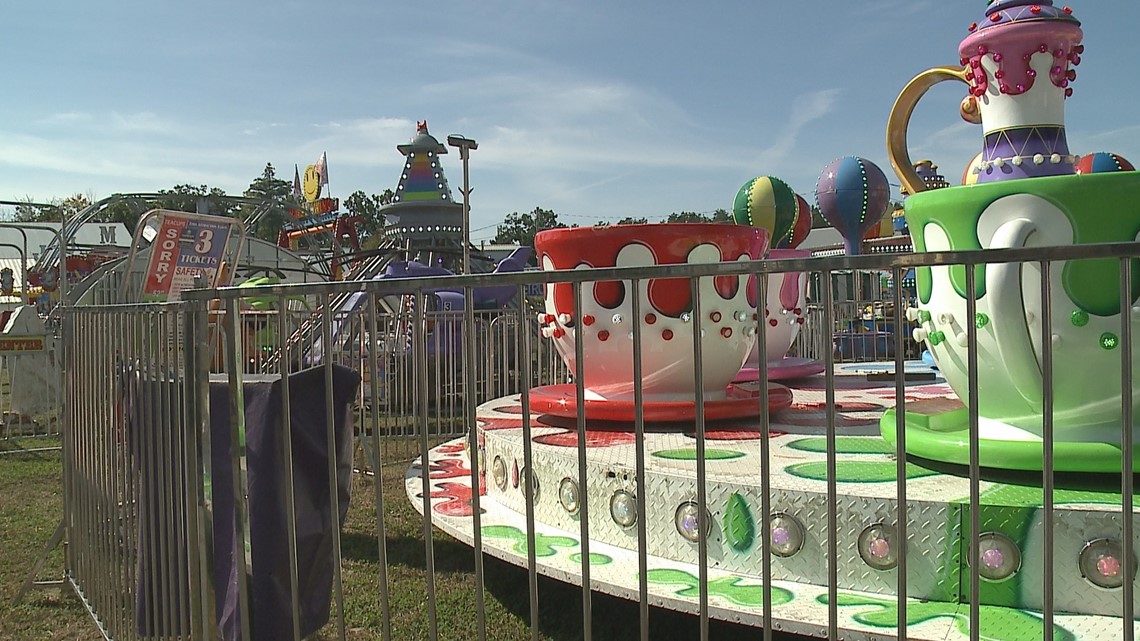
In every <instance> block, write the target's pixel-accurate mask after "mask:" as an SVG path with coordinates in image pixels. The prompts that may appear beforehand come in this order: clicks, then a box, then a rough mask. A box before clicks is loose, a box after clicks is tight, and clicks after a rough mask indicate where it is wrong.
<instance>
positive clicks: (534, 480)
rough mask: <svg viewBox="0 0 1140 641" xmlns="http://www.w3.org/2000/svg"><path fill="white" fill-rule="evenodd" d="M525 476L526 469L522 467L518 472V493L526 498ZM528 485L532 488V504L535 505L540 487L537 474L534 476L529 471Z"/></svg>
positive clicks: (532, 472)
mask: <svg viewBox="0 0 1140 641" xmlns="http://www.w3.org/2000/svg"><path fill="white" fill-rule="evenodd" d="M526 476H527V468H525V467H524V468H522V469H521V470H519V491H520V492H522V493H523V496H526V481H525V479H526ZM530 485H531V487H532V488H534V489H533V490H532V491H533V492H534V502H535V503H537V502H538V496H539V492H538V490H539V487H540V486H539V484H538V474H535V473H534V471H531V473H530Z"/></svg>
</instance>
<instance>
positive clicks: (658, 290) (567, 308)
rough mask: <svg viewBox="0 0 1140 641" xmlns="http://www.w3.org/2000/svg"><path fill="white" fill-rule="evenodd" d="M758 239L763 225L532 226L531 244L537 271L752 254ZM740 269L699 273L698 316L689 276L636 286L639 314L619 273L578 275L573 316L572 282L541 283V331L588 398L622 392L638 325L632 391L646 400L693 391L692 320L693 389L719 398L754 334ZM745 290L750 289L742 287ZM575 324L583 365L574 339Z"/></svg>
mask: <svg viewBox="0 0 1140 641" xmlns="http://www.w3.org/2000/svg"><path fill="white" fill-rule="evenodd" d="M767 246H768V232H767V231H766V230H763V229H760V228H756V227H750V226H746V225H731V224H721V223H694V224H673V223H661V224H648V225H613V226H608V227H575V228H569V229H552V230H546V231H543V232H540V233H539V234H538V235H537V236H536V237H535V249H536V250H537V252H538V256H539V261H540V264H541V266H542V269H544V270H548V271H549V270H555V269H588V268H591V267H632V266H646V265H666V264H686V263H689V264H693V263H713V262H724V261H730V262H734V261H748V260H756V259H759V258H760V257H761V256H763V254H764V251H765V250H766V249H767ZM749 279H750V277H749V276H748V275H740V276H718V277H716V278H702V279H700V283H699V289H700V316H699V317H698V318H694V317H693V314H692V309H693V306H692V300H691V292H690V283H689V280H688V279H685V278H661V279H652V280H649V281H644V282H642V283H641V284H640V299H641V300H640V318H633V303H632V300H631V297H630V296H629V294H630V292H631V291H632V290H631V287H632V284H631V283H630V282H629V281H609V282H597V283H585V284H584V285H583V286H582V290H581V291H582V298H581V303H580V304H581V318H575V317H574V298H573V296H574V286H573V285H571V284H569V283H557V284H553V285H548V286H547V290H546V313H545V314H543V315H542V316H541V317H540V321H541V322H542V323H543V334H544V336H547V337H549V338H551V339H552V340H553V341H554V344H555V347H556V348H557V350H558V353H559V354H560V355H561V356H562V358H563V360H564V361H566V364H567V365H568V366H569V367H570V370H571V371H572V372H574V373H575V375H577V376H581V377H582V382H583V385H584V387H585V389H586V392H587V396H588V398H589V399H605V400H631V399H632V398H633V393H634V378H633V330H632V327H633V323H635V322H636V323H640V326H641V339H642V351H641V355H642V374H643V379H642V393H643V395H644V398H645V399H646V400H648V401H686V400H692V399H693V398H694V397H695V394H696V372H697V367H696V364H695V363H694V353H693V334H694V331H693V323H697V324H699V326H700V333H701V336H702V339H701V349H702V363H701V364H700V368H701V369H700V371H701V372H702V375H703V378H702V381H703V391H704V395H705V397H706V398H708V399H710V400H717V399H724V398H725V390H726V388H727V386H728V384H729V383H731V382H732V379H733V377H734V376H735V375H736V373H737V372H738V371H739V370H740V367H741V365H742V364H743V362H744V359H745V357H746V356H747V355H748V353H749V351H750V350H751V349H752V345H753V343H754V342H755V329H756V326H755V315H754V314H755V312H756V310H755V307H756V296H755V293H754V292H753V293H750V292H749V289H750V287H749ZM752 289H753V290H754V289H755V288H754V287H752ZM579 332H581V339H582V353H583V356H584V359H583V367H578V363H577V362H576V359H575V349H574V342H575V338H576V337H578V336H579Z"/></svg>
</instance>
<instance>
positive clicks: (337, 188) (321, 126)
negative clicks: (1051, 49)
mask: <svg viewBox="0 0 1140 641" xmlns="http://www.w3.org/2000/svg"><path fill="white" fill-rule="evenodd" d="M1068 2H1069V4H1071V5H1072V7H1073V10H1074V15H1076V16H1077V17H1078V18H1079V19H1080V20H1081V21H1082V23H1083V29H1084V32H1085V40H1084V41H1085V45H1086V47H1087V49H1086V52H1085V54H1084V57H1083V58H1084V59H1083V62H1082V64H1081V66H1080V67H1078V68H1077V71H1078V74H1079V77H1078V79H1077V81H1076V83H1075V84H1074V89H1075V95H1074V96H1073V97H1072V98H1071V99H1070V100H1069V101H1068V105H1067V125H1068V136H1069V144H1070V149H1071V151H1072V152H1073V153H1078V154H1083V153H1089V152H1092V151H1113V152H1116V153H1119V154H1121V155H1123V156H1124V157H1126V158H1128V159H1130V160H1131V161H1133V163H1138V162H1140V109H1138V107H1137V105H1138V104H1140V69H1137V62H1138V58H1137V55H1136V46H1137V45H1136V44H1135V43H1136V34H1137V33H1138V32H1140V2H1135V1H1134V0H1112V1H1109V0H1068ZM985 5H986V3H985V2H984V0H953V1H937V0H909V1H904V0H868V1H865V2H842V3H840V2H833V1H831V0H825V1H823V2H816V3H806V2H759V1H757V0H753V1H750V2H745V1H737V0H724V1H719V2H692V1H689V2H677V1H674V0H656V1H654V2H644V1H641V0H637V1H634V0H630V1H626V2H592V3H587V2H580V1H575V0H562V1H560V2H551V1H546V0H527V1H526V2H521V1H518V0H514V1H509V0H480V1H479V2H472V1H466V2H463V1H455V0H439V1H436V2H431V3H423V2H399V3H393V2H386V1H377V0H352V1H335V0H332V1H329V2H274V3H268V2H233V1H230V0H226V1H217V0H200V1H197V2H193V3H164V2H154V1H153V0H151V1H148V2H139V1H136V0H116V1H114V2H103V3H91V2H87V1H78V0H60V1H53V2H20V3H15V4H14V5H13V6H11V7H7V10H6V11H5V33H4V38H3V39H0V69H2V70H3V80H4V87H5V88H6V89H7V91H6V92H5V94H6V95H5V100H4V108H3V110H2V111H0V113H2V114H3V117H2V118H0V173H2V175H3V178H2V179H0V199H23V198H26V197H31V198H33V199H37V200H46V199H51V198H59V197H65V196H68V195H71V194H74V193H85V194H89V195H92V196H94V197H95V198H101V197H104V196H106V195H109V194H111V193H113V192H129V191H154V190H158V189H167V188H170V187H171V186H173V185H175V184H180V183H189V184H196V185H197V184H207V185H209V186H211V187H219V188H222V189H225V190H226V191H228V192H230V193H235V194H236V193H240V192H241V191H243V190H244V189H245V188H246V187H247V186H248V185H249V183H250V182H251V181H252V180H253V179H254V178H255V177H257V176H258V175H260V173H261V170H262V168H263V167H264V166H265V163H267V162H269V163H273V165H274V166H275V167H276V168H277V170H278V175H279V176H280V177H282V178H286V179H290V180H291V179H292V172H293V165H294V164H298V165H300V166H301V168H302V170H303V169H304V166H305V165H306V164H309V163H313V162H315V161H316V159H317V157H318V156H319V155H320V154H321V152H327V154H328V170H329V181H330V185H329V186H330V188H331V190H332V193H333V195H334V196H339V197H341V198H344V197H346V196H348V195H349V194H350V193H352V192H353V191H355V190H358V189H360V190H364V191H366V192H368V193H380V192H382V191H383V190H384V189H387V188H394V187H395V185H396V183H397V182H398V179H399V175H400V170H401V167H402V165H403V157H402V156H400V154H399V153H398V152H397V151H396V149H395V147H396V145H397V144H400V143H404V142H407V140H408V139H410V138H411V137H412V135H413V134H414V133H415V123H416V121H417V120H424V119H426V120H427V121H428V124H429V128H430V130H431V133H432V134H433V135H435V136H436V137H437V138H439V139H440V140H441V141H442V140H443V139H444V138H445V137H446V136H447V135H448V134H451V133H461V134H463V135H466V136H468V137H471V138H474V139H476V140H477V141H478V142H479V149H478V150H477V151H475V152H473V154H472V157H471V164H470V171H471V184H472V187H474V190H473V193H472V195H471V207H472V210H471V211H472V228H473V229H475V230H476V231H475V232H474V233H473V237H474V238H475V239H480V238H489V237H491V236H493V235H494V232H495V230H494V226H495V224H496V223H497V222H499V221H501V220H502V218H503V216H504V215H506V214H508V213H510V212H513V211H518V212H526V211H530V210H532V209H533V208H534V207H536V206H541V207H544V208H547V209H553V210H554V211H556V212H557V213H558V214H559V217H560V219H561V220H563V221H564V222H567V223H577V224H591V223H593V222H596V221H598V220H618V219H620V218H623V217H626V216H644V217H647V218H649V219H651V220H653V219H660V218H663V217H664V216H667V215H668V214H669V213H670V212H674V211H681V210H692V211H711V210H714V209H717V208H721V207H723V208H730V207H731V205H732V199H733V196H734V195H735V193H736V190H737V189H738V188H739V187H740V185H742V184H743V183H744V182H745V181H746V180H748V179H749V178H752V177H753V176H758V175H773V176H778V177H781V178H783V179H784V180H785V181H786V182H788V183H789V184H790V185H791V186H792V187H793V188H794V189H795V190H796V191H797V192H799V193H800V194H803V195H804V196H805V197H807V198H808V200H809V201H813V200H814V194H813V191H814V187H815V182H816V178H817V177H818V175H819V173H820V171H821V170H822V169H823V167H824V166H825V165H827V164H828V163H829V162H831V161H832V160H834V159H835V158H837V157H839V156H843V155H859V156H863V157H865V158H868V159H870V160H872V161H873V162H875V163H877V164H878V165H879V166H880V167H882V168H883V169H884V171H885V172H887V175H888V177H889V178H890V179H891V181H892V182H894V183H897V179H895V178H894V175H893V173H891V171H890V167H889V163H888V161H887V157H886V149H885V143H884V137H885V124H886V120H887V116H888V113H889V110H890V107H891V105H892V104H893V102H894V100H895V98H896V97H897V95H898V92H899V91H900V90H901V89H902V87H903V86H904V85H905V84H906V83H907V82H908V81H909V80H910V79H911V78H912V77H913V76H914V75H915V74H917V73H918V72H920V71H922V70H923V69H926V68H928V67H931V66H935V65H948V64H957V58H958V56H957V45H958V42H959V41H960V40H961V39H962V38H963V37H964V36H965V35H967V30H966V27H967V25H969V24H970V23H971V22H974V21H978V20H980V19H981V17H982V14H983V12H984V9H985ZM964 95H965V91H964V87H963V86H962V85H958V84H950V83H946V84H943V85H940V86H939V87H936V88H935V89H934V90H932V91H931V92H930V94H929V95H928V96H927V97H926V99H925V100H924V101H923V103H922V104H921V105H920V106H919V109H918V111H917V112H916V114H915V118H914V121H913V122H912V126H911V129H910V140H911V153H912V157H914V158H915V159H918V158H930V159H932V160H934V162H935V163H936V164H938V165H939V167H940V169H941V170H942V173H944V174H946V175H947V177H948V178H950V179H951V180H952V181H956V180H958V179H959V178H960V176H961V173H962V170H963V168H964V167H965V166H966V164H967V163H968V162H969V160H970V159H971V158H972V157H973V156H974V154H976V153H977V152H978V151H980V149H981V129H980V127H978V126H976V125H969V124H967V123H965V122H963V121H962V120H961V119H960V118H959V116H958V115H957V107H958V103H959V101H960V100H961V98H962V97H963V96H964ZM444 168H445V170H446V172H447V176H448V179H449V181H450V182H451V185H452V188H453V190H454V191H455V193H456V196H457V197H458V186H459V185H460V184H461V179H462V171H461V165H460V162H459V158H458V155H457V154H455V153H452V154H449V155H448V156H446V157H444ZM896 189H897V188H896Z"/></svg>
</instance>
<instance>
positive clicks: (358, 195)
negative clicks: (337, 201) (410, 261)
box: [344, 189, 396, 242]
mask: <svg viewBox="0 0 1140 641" xmlns="http://www.w3.org/2000/svg"><path fill="white" fill-rule="evenodd" d="M395 197H396V194H395V192H393V191H392V190H391V189H385V190H384V193H382V194H365V193H364V192H363V191H360V190H357V191H354V192H352V193H351V194H349V196H348V198H346V199H345V200H344V209H345V211H346V212H348V214H349V215H351V216H356V217H358V218H360V222H359V223H357V224H358V225H359V228H360V231H361V234H360V240H361V241H362V242H363V241H364V240H366V239H368V238H370V237H372V236H375V235H377V234H379V233H380V230H382V229H383V228H384V214H383V213H381V210H382V209H383V208H384V205H387V204H389V203H391V202H392V200H393V199H394V198H395Z"/></svg>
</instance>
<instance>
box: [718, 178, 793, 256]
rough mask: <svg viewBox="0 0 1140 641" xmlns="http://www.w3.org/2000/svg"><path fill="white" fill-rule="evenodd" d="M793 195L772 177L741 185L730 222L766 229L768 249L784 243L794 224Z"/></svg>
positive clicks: (780, 181) (755, 179)
mask: <svg viewBox="0 0 1140 641" xmlns="http://www.w3.org/2000/svg"><path fill="white" fill-rule="evenodd" d="M797 211H798V207H797V205H796V192H794V191H792V188H791V187H789V186H788V184H787V183H785V182H784V181H782V180H780V179H779V178H775V177H773V176H760V177H758V178H753V179H752V180H749V181H748V182H746V183H744V186H743V187H741V188H740V191H738V192H736V200H735V201H733V203H732V218H733V220H735V221H736V222H737V223H738V224H741V225H751V226H753V227H760V228H761V229H767V230H768V233H769V234H770V235H771V236H770V237H771V241H770V243H771V246H772V247H775V246H776V245H778V244H779V243H780V242H781V241H783V240H784V239H785V238H786V237H787V236H788V234H790V233H791V232H792V229H793V228H794V227H795V224H796V213H797Z"/></svg>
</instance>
